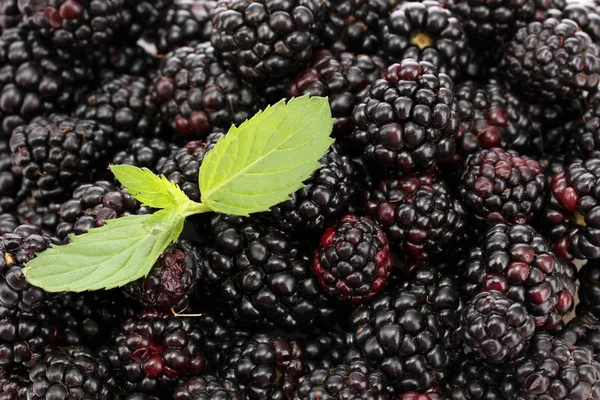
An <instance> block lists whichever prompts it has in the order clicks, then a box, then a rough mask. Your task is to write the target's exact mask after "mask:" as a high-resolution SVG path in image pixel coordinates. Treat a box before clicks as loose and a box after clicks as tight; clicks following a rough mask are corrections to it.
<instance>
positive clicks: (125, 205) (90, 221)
mask: <svg viewBox="0 0 600 400" xmlns="http://www.w3.org/2000/svg"><path fill="white" fill-rule="evenodd" d="M149 212H150V210H149V209H148V207H142V206H141V205H140V203H139V202H138V201H137V200H136V199H134V198H133V197H132V196H131V195H130V194H129V193H127V192H126V191H125V190H123V189H118V188H117V187H116V186H115V185H114V184H112V183H111V182H107V181H96V182H95V183H93V184H92V183H85V184H83V185H79V186H78V187H76V188H75V190H74V191H73V195H72V198H71V199H70V200H67V201H65V202H64V203H63V204H62V206H61V207H60V223H59V224H58V226H57V227H56V235H57V236H58V238H59V239H60V240H63V241H64V240H67V236H68V235H70V234H75V235H81V234H83V233H86V232H87V231H88V230H89V229H92V228H97V227H100V226H103V225H104V223H105V222H106V220H108V219H115V218H119V217H123V216H126V215H130V214H148V213H149Z"/></svg>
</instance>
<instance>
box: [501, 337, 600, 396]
mask: <svg viewBox="0 0 600 400" xmlns="http://www.w3.org/2000/svg"><path fill="white" fill-rule="evenodd" d="M593 356H594V352H593V349H592V348H591V347H588V346H573V345H571V344H569V343H568V342H566V341H564V340H563V339H559V338H554V337H553V336H550V335H548V334H545V333H539V334H536V335H535V337H534V338H533V340H532V341H531V346H530V349H529V352H528V353H527V354H526V355H524V356H523V357H521V358H520V359H518V360H516V361H515V362H514V364H512V366H511V368H510V371H509V374H508V375H507V376H506V378H505V382H503V385H502V387H503V390H504V395H505V396H506V398H507V399H548V400H558V399H595V398H600V363H598V362H596V361H594V358H593Z"/></svg>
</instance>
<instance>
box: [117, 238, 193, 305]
mask: <svg viewBox="0 0 600 400" xmlns="http://www.w3.org/2000/svg"><path fill="white" fill-rule="evenodd" d="M202 271H203V266H202V253H201V251H200V248H199V247H197V246H196V245H195V244H194V243H192V242H190V241H189V240H185V239H180V240H177V241H176V242H174V243H172V244H171V245H169V247H167V248H166V249H165V251H163V253H162V254H161V256H160V257H159V259H158V260H157V261H156V263H154V266H153V267H152V269H151V270H150V272H149V273H148V275H147V276H145V277H144V278H141V279H138V280H137V281H134V282H131V283H129V284H128V285H127V286H126V287H125V288H124V292H125V293H126V294H127V295H128V296H130V297H131V298H133V299H135V300H136V301H138V302H139V303H140V304H141V305H142V306H144V307H147V308H152V309H157V310H162V311H169V310H175V311H179V310H183V309H185V308H186V307H187V305H188V303H189V298H190V297H191V296H192V295H193V294H194V292H195V290H196V285H197V283H198V280H199V279H201V278H202Z"/></svg>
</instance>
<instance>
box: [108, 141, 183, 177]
mask: <svg viewBox="0 0 600 400" xmlns="http://www.w3.org/2000/svg"><path fill="white" fill-rule="evenodd" d="M178 149H179V148H178V147H177V146H176V145H175V144H173V143H170V142H166V141H164V140H162V139H159V138H137V139H132V140H131V141H130V142H129V144H128V145H127V150H121V151H119V152H118V153H116V154H115V155H114V156H113V159H112V164H115V165H119V164H126V165H135V166H136V167H140V168H148V169H149V170H151V171H154V170H155V169H156V165H157V164H158V163H159V161H161V159H162V158H163V157H168V156H170V155H171V154H172V153H173V152H175V151H177V150H178Z"/></svg>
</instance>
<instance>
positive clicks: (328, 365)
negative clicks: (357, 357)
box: [304, 332, 352, 372]
mask: <svg viewBox="0 0 600 400" xmlns="http://www.w3.org/2000/svg"><path fill="white" fill-rule="evenodd" d="M351 346H352V337H351V335H350V334H349V333H338V332H323V333H319V334H317V335H311V336H310V337H308V338H307V340H306V342H305V344H304V354H305V357H306V371H307V372H312V371H314V370H316V369H332V368H335V367H336V366H337V365H339V364H342V363H343V362H344V360H345V359H346V353H347V352H348V350H349V349H350V347H351Z"/></svg>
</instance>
